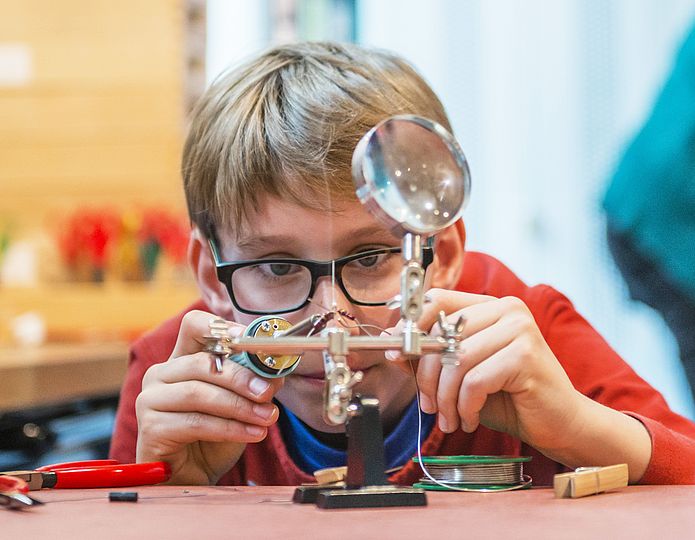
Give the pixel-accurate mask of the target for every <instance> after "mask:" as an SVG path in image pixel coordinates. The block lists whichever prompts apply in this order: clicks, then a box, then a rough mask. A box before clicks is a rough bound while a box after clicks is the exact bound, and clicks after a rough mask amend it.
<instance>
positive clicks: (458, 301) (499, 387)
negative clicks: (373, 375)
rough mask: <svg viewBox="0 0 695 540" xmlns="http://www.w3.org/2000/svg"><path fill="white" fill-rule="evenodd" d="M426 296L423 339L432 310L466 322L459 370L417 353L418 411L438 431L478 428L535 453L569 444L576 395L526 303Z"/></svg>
mask: <svg viewBox="0 0 695 540" xmlns="http://www.w3.org/2000/svg"><path fill="white" fill-rule="evenodd" d="M428 296H430V298H431V299H432V301H431V302H430V303H427V304H426V305H425V308H424V310H423V315H422V317H421V318H420V320H419V322H418V326H419V327H420V328H421V329H423V330H430V329H431V330H430V334H431V335H438V334H440V331H439V327H438V325H437V324H436V321H437V317H438V313H439V312H440V311H444V313H446V314H447V319H448V320H450V321H452V322H455V321H456V320H457V319H458V317H459V316H460V315H463V316H464V317H465V318H466V325H465V328H464V331H463V338H464V339H463V341H462V342H461V351H462V353H461V354H460V355H459V361H460V365H459V366H455V365H442V363H441V359H440V355H425V356H423V357H422V358H421V359H420V361H419V363H418V366H417V380H418V384H419V387H420V396H421V405H422V409H423V411H425V412H428V413H435V412H439V420H438V421H439V427H440V429H441V430H442V431H445V432H453V431H455V430H456V429H458V428H459V427H460V428H461V429H463V430H464V431H467V432H472V431H474V430H475V429H476V428H477V427H478V424H480V423H482V424H483V425H485V426H487V427H489V428H491V429H494V430H497V431H503V432H506V433H509V434H511V435H513V436H515V437H518V438H520V439H521V440H523V441H525V442H527V443H529V444H531V445H533V446H535V447H536V448H538V449H541V450H543V449H558V448H563V447H565V445H568V444H571V442H572V440H571V439H572V435H571V434H572V433H573V430H574V428H575V427H576V423H577V422H576V420H577V418H578V417H579V416H581V415H580V414H578V411H579V410H580V408H581V406H582V396H581V394H580V393H579V392H577V391H576V390H575V389H574V387H573V386H572V383H571V382H570V380H569V378H568V377H567V374H566V373H565V371H564V370H563V369H562V367H561V366H560V363H559V362H558V360H557V359H556V357H555V355H554V354H553V352H552V351H551V350H550V347H549V346H548V344H547V343H546V342H545V339H544V338H543V336H542V335H541V332H540V330H539V329H538V326H537V325H536V322H535V320H534V318H533V315H532V314H531V312H530V311H529V310H528V308H527V307H526V305H525V304H524V303H523V302H522V301H521V300H519V299H518V298H513V297H507V298H499V299H498V298H493V297H489V296H483V295H476V294H469V293H463V292H456V291H445V290H442V289H431V290H430V291H428ZM399 326H400V323H399ZM399 326H397V327H396V328H395V329H393V333H396V334H398V333H400V328H399ZM389 356H390V357H392V355H391V354H389ZM408 369H409V368H408Z"/></svg>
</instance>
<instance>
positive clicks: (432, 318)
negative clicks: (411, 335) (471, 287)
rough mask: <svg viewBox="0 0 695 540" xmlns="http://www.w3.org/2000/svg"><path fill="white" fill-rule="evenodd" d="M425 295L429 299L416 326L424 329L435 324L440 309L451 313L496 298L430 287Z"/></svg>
mask: <svg viewBox="0 0 695 540" xmlns="http://www.w3.org/2000/svg"><path fill="white" fill-rule="evenodd" d="M427 296H428V297H429V298H430V300H431V301H430V302H426V303H425V304H423V307H422V315H421V316H420V319H419V320H418V326H420V328H425V329H429V328H432V326H434V325H435V323H436V322H437V321H438V320H439V312H440V311H443V312H444V313H447V314H453V313H456V312H459V311H461V310H463V309H466V308H470V307H473V306H478V305H480V304H486V303H488V302H493V301H495V300H497V298H495V297H494V296H488V295H484V294H473V293H467V292H460V291H449V290H445V289H430V290H429V291H427ZM454 320H455V319H454Z"/></svg>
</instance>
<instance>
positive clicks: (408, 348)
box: [206, 115, 470, 508]
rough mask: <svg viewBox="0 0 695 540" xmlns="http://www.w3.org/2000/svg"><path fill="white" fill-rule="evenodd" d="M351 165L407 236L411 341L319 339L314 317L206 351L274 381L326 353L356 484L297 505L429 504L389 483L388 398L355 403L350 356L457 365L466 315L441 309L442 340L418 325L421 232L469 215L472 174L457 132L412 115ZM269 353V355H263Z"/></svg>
mask: <svg viewBox="0 0 695 540" xmlns="http://www.w3.org/2000/svg"><path fill="white" fill-rule="evenodd" d="M352 167H353V179H354V182H355V185H356V193H357V196H358V198H359V199H360V201H361V202H362V203H363V204H364V205H365V206H366V207H367V209H368V210H370V211H371V212H372V213H373V214H375V216H376V217H378V218H379V219H381V221H382V222H383V223H384V224H385V225H386V226H387V227H389V228H391V229H392V230H393V231H394V232H396V233H398V234H400V235H401V236H402V255H403V268H402V271H401V285H400V289H401V294H400V295H399V296H397V297H395V298H394V299H393V300H392V301H391V302H389V303H388V304H387V305H389V307H391V308H393V309H395V308H397V307H400V312H401V320H402V321H403V331H402V335H401V336H398V337H394V336H349V333H348V332H347V331H346V330H345V329H341V328H325V329H323V330H322V331H321V335H320V336H315V334H316V333H317V332H318V331H319V328H317V322H318V320H319V319H320V320H321V321H322V324H323V323H325V322H326V321H327V320H328V319H327V318H322V317H319V318H318V319H317V318H316V316H314V317H310V318H309V319H307V320H306V321H302V322H300V323H298V324H296V325H295V326H293V327H291V328H290V329H288V330H280V331H275V332H273V333H271V334H270V335H268V334H265V335H264V337H259V336H258V334H256V333H254V334H247V335H245V336H243V337H238V338H229V337H224V338H221V337H219V335H217V336H215V335H212V336H207V338H206V339H208V349H207V350H209V351H210V352H211V353H212V354H213V357H214V358H215V359H216V361H218V357H219V356H220V355H222V356H223V357H224V358H232V359H233V360H235V361H238V362H240V363H242V364H243V365H246V366H247V367H249V368H250V369H253V370H254V371H256V373H258V374H260V375H263V376H266V377H279V376H284V375H287V374H289V373H291V371H292V370H293V369H294V367H296V363H297V362H298V361H299V357H298V356H296V357H295V358H296V359H295V358H293V357H292V356H289V357H288V356H287V355H301V354H302V353H303V352H306V351H309V350H320V351H322V352H323V357H324V370H325V375H326V383H325V391H324V419H325V421H326V422H327V423H328V424H332V425H342V424H345V426H346V433H347V437H348V457H347V461H348V472H347V478H346V482H345V487H344V488H342V489H335V487H333V486H319V485H317V486H301V487H299V488H297V490H296V492H295V497H294V500H295V501H297V502H314V500H315V501H316V503H317V505H318V506H319V507H322V508H365V507H386V506H422V505H426V504H427V499H426V495H425V491H424V490H423V489H419V488H411V487H396V486H392V485H389V484H388V480H387V478H386V473H385V472H384V470H385V459H384V441H383V431H382V425H381V419H380V415H379V401H378V400H377V399H376V398H373V397H368V396H360V395H356V396H355V397H354V398H353V396H352V388H353V387H354V386H355V385H356V384H357V383H359V382H360V381H361V379H362V373H361V372H352V371H351V370H350V367H349V366H348V364H347V361H346V358H347V354H348V350H368V349H370V350H383V351H387V350H398V351H400V354H401V356H402V357H403V358H404V359H407V360H413V359H417V358H419V357H420V356H421V355H422V354H427V353H436V354H439V355H441V359H442V363H444V364H455V365H458V353H459V343H460V341H461V339H462V334H463V326H464V320H463V319H462V318H459V320H458V321H457V322H456V323H454V324H452V323H449V322H447V321H446V318H445V314H444V313H440V314H439V326H440V329H441V333H442V335H441V336H438V337H430V336H426V335H425V334H424V333H423V332H422V331H421V330H420V329H419V328H418V327H417V321H418V319H419V318H420V316H421V315H422V307H423V303H424V301H425V295H424V280H425V271H424V269H423V267H422V236H421V235H430V234H434V233H436V232H438V231H440V230H442V229H444V228H446V227H449V226H450V225H452V224H453V223H454V222H455V221H456V220H458V219H459V218H460V216H461V213H462V211H463V206H464V205H465V203H466V201H467V199H468V193H469V190H470V174H469V171H468V165H467V163H466V159H465V156H464V155H463V152H461V149H460V147H459V146H458V143H457V142H456V141H455V139H454V138H453V136H452V135H451V134H450V133H448V132H447V131H446V130H445V129H444V128H443V127H442V126H440V125H439V124H437V123H435V122H432V121H430V120H427V119H425V118H421V117H417V116H412V115H402V116H395V117H391V118H388V119H386V120H384V121H383V122H381V123H379V124H377V125H376V126H375V127H374V128H372V129H371V130H370V131H369V132H368V133H367V134H366V135H365V136H364V137H363V138H362V139H361V140H360V142H359V143H358V145H357V148H356V149H355V152H354V154H353V163H352ZM272 322H273V324H275V322H277V321H275V320H274V319H273V320H272ZM211 333H213V332H211ZM222 342H223V343H222ZM260 351H263V352H262V356H263V358H260V357H259V356H257V355H261V352H260ZM232 353H234V354H232ZM274 354H282V355H286V356H285V357H283V358H284V363H283V365H282V366H277V365H276V364H277V358H276V357H275V356H274ZM218 367H219V361H218ZM418 444H419V441H418Z"/></svg>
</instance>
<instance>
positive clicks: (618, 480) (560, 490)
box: [553, 463, 628, 499]
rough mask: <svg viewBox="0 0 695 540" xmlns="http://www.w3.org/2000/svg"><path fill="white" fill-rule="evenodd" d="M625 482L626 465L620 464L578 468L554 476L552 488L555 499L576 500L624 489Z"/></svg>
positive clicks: (626, 475)
mask: <svg viewBox="0 0 695 540" xmlns="http://www.w3.org/2000/svg"><path fill="white" fill-rule="evenodd" d="M627 482H628V471H627V463H621V464H619V465H610V466H608V467H580V468H578V469H575V471H574V472H569V473H563V474H556V475H555V477H554V479H553V488H554V490H555V497H557V498H571V499H576V498H578V497H586V496H587V495H597V494H598V493H602V492H604V491H609V490H611V489H618V488H621V487H625V486H627Z"/></svg>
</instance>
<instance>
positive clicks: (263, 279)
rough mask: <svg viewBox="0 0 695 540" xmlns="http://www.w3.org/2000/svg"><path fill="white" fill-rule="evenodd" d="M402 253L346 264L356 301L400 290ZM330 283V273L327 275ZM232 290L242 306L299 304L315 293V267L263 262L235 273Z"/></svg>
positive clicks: (382, 297)
mask: <svg viewBox="0 0 695 540" xmlns="http://www.w3.org/2000/svg"><path fill="white" fill-rule="evenodd" d="M401 262H402V261H401V256H400V254H399V253H379V254H371V255H366V256H364V257H360V258H359V259H355V260H353V261H350V262H349V263H347V264H345V265H344V266H343V267H342V268H341V269H340V270H338V271H339V272H340V277H341V278H342V282H343V285H344V286H345V289H346V291H347V293H348V294H349V295H350V296H351V297H352V300H353V301H356V302H363V303H381V302H386V301H387V300H389V299H390V298H392V297H393V296H394V295H396V294H398V292H399V290H400V274H401ZM325 279H326V280H328V282H329V283H330V276H327V277H326V278H325ZM231 281H232V291H233V292H234V298H235V299H236V301H237V304H238V305H239V307H240V308H241V309H248V310H251V311H280V310H290V309H291V308H293V307H299V306H301V305H302V304H304V302H306V300H307V298H308V297H309V295H310V294H311V288H312V277H311V271H310V270H309V269H308V268H307V267H305V266H302V265H299V264H292V263H275V262H272V261H269V262H268V263H260V264H255V265H252V266H245V267H242V268H239V269H238V270H236V271H235V272H234V273H233V274H232V278H231Z"/></svg>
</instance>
